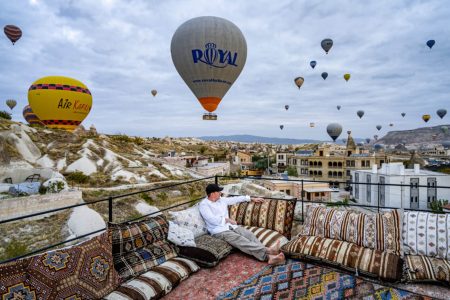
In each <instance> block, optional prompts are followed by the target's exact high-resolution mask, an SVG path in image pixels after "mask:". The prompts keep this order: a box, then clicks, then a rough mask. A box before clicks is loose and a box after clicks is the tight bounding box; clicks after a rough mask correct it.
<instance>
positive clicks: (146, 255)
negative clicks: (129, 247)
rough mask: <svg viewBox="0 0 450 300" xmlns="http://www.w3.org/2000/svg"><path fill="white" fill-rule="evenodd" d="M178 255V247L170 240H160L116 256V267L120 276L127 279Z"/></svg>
mask: <svg viewBox="0 0 450 300" xmlns="http://www.w3.org/2000/svg"><path fill="white" fill-rule="evenodd" d="M176 256H177V248H176V246H175V245H173V244H172V243H169V242H168V241H158V242H155V243H154V244H152V245H148V246H146V247H143V248H139V249H137V250H135V251H130V252H127V253H125V254H123V255H120V256H114V267H115V269H116V270H117V272H118V273H119V276H120V278H122V279H124V280H126V279H129V278H131V277H134V276H137V275H140V274H143V273H145V272H147V271H149V270H150V269H151V268H153V267H155V266H158V265H160V264H162V263H164V262H166V261H167V260H169V259H170V258H173V257H176Z"/></svg>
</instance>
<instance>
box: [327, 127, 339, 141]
mask: <svg viewBox="0 0 450 300" xmlns="http://www.w3.org/2000/svg"><path fill="white" fill-rule="evenodd" d="M341 132H342V126H341V124H338V123H330V124H328V126H327V133H328V135H329V136H330V137H331V138H332V139H333V141H336V139H337V138H338V137H339V136H340V135H341Z"/></svg>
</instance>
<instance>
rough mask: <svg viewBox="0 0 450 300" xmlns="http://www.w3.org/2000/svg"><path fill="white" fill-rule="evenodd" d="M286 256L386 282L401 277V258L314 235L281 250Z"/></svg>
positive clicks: (302, 237)
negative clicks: (325, 264)
mask: <svg viewBox="0 0 450 300" xmlns="http://www.w3.org/2000/svg"><path fill="white" fill-rule="evenodd" d="M281 251H283V252H284V254H285V255H286V256H290V257H293V258H297V259H302V258H307V259H312V260H316V261H321V262H324V263H329V264H332V265H335V266H337V267H342V268H344V269H347V270H350V271H353V272H355V271H356V270H358V272H360V273H363V274H366V275H369V276H372V277H378V278H382V279H387V280H398V279H400V278H401V275H402V265H403V262H402V259H401V257H400V256H398V255H395V254H392V253H388V252H384V251H379V250H373V249H370V248H366V247H361V246H358V245H356V244H354V243H349V242H345V241H339V240H334V239H327V238H322V237H317V236H298V237H296V238H295V239H293V240H292V241H290V242H289V243H287V244H286V245H284V246H283V247H281Z"/></svg>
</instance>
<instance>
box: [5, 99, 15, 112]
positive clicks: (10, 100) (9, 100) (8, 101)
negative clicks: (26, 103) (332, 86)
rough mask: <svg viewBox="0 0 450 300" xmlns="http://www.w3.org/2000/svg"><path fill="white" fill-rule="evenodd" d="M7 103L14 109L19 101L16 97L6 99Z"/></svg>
mask: <svg viewBox="0 0 450 300" xmlns="http://www.w3.org/2000/svg"><path fill="white" fill-rule="evenodd" d="M6 105H8V107H9V108H10V109H11V110H12V109H13V108H14V107H15V106H16V105H17V101H16V100H14V99H8V100H6Z"/></svg>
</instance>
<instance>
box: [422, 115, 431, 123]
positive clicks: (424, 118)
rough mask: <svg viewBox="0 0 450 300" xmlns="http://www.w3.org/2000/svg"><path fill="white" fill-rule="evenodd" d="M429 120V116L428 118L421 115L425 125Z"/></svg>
mask: <svg viewBox="0 0 450 300" xmlns="http://www.w3.org/2000/svg"><path fill="white" fill-rule="evenodd" d="M430 119H431V116H430V115H423V116H422V120H424V121H425V123H427V122H428V121H430Z"/></svg>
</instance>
